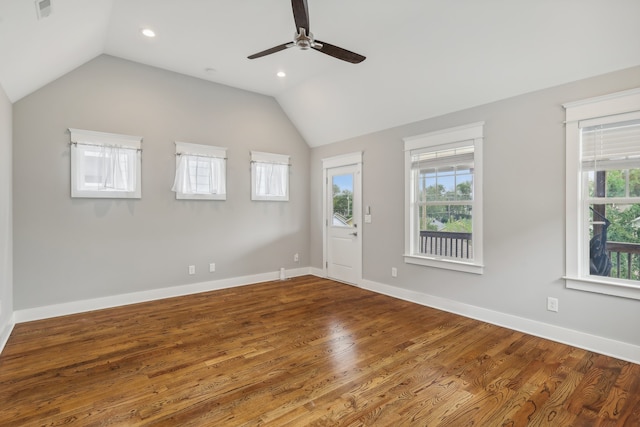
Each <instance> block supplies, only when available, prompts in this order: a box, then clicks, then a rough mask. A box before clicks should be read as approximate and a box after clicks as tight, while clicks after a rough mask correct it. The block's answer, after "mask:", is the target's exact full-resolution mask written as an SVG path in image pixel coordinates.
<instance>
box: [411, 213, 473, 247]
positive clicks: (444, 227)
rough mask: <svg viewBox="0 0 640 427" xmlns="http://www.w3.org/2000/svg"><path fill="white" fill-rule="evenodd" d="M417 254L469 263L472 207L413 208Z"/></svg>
mask: <svg viewBox="0 0 640 427" xmlns="http://www.w3.org/2000/svg"><path fill="white" fill-rule="evenodd" d="M417 215H418V218H419V223H420V227H419V235H418V236H416V237H417V241H418V242H419V245H418V247H417V248H416V249H417V251H418V253H419V254H423V255H432V256H444V257H451V258H460V259H473V250H472V246H473V245H472V220H471V219H472V205H470V204H469V205H466V204H465V205H458V204H456V205H436V206H434V205H428V204H420V205H417Z"/></svg>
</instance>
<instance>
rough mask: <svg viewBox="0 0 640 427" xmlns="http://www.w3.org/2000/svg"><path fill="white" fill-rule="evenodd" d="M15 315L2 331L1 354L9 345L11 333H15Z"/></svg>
mask: <svg viewBox="0 0 640 427" xmlns="http://www.w3.org/2000/svg"><path fill="white" fill-rule="evenodd" d="M14 319H15V315H12V316H11V318H10V319H9V321H8V322H7V323H6V324H5V325H3V326H2V331H0V353H2V350H4V346H5V345H7V341H9V336H11V331H13V327H14V326H15V324H16V322H15V320H14Z"/></svg>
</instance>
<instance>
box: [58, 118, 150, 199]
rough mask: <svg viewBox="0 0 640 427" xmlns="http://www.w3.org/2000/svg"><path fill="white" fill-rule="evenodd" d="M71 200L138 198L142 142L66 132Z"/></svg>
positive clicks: (139, 196) (80, 131) (77, 130)
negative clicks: (69, 164) (68, 138)
mask: <svg viewBox="0 0 640 427" xmlns="http://www.w3.org/2000/svg"><path fill="white" fill-rule="evenodd" d="M69 132H70V133H71V197H93V198H133V199H139V198H141V197H142V188H141V187H142V186H141V155H140V153H141V151H142V150H141V142H142V138H140V137H136V136H128V135H117V134H113V133H103V132H94V131H88V130H80V129H69Z"/></svg>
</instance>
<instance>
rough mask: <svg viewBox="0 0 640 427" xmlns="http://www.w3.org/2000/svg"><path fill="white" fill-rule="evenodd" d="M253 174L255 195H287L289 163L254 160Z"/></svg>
mask: <svg viewBox="0 0 640 427" xmlns="http://www.w3.org/2000/svg"><path fill="white" fill-rule="evenodd" d="M255 174H256V176H255V194H256V195H258V196H270V197H284V196H286V195H287V180H288V178H289V176H288V175H289V165H283V164H277V163H259V162H256V163H255Z"/></svg>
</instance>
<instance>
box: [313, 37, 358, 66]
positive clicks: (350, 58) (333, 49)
mask: <svg viewBox="0 0 640 427" xmlns="http://www.w3.org/2000/svg"><path fill="white" fill-rule="evenodd" d="M316 43H320V44H321V45H322V47H318V46H313V49H315V50H317V51H318V52H322V53H324V54H326V55H329V56H333V57H334V58H338V59H342V60H343V61H347V62H351V63H352V64H359V63H361V62H362V61H364V60H365V59H367V58H366V57H365V56H362V55H359V54H357V53H355V52H351V51H350V50H347V49H343V48H341V47H338V46H334V45H332V44H329V43H325V42H323V41H320V40H316Z"/></svg>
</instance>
